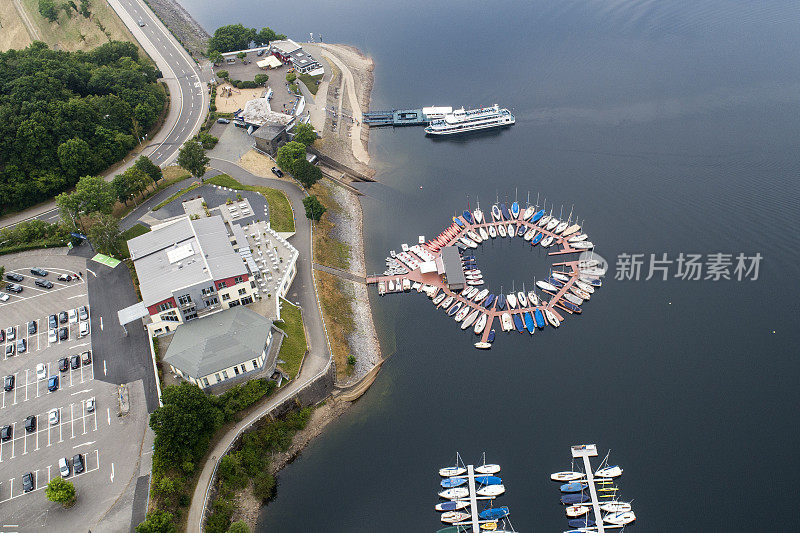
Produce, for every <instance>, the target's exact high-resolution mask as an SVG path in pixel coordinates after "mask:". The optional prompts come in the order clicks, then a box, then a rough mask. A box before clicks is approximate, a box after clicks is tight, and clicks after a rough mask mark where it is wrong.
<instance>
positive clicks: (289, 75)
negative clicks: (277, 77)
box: [286, 72, 297, 83]
mask: <svg viewBox="0 0 800 533" xmlns="http://www.w3.org/2000/svg"><path fill="white" fill-rule="evenodd" d="M296 79H297V74H295V73H294V72H287V73H286V81H287V82H288V83H294V80H296Z"/></svg>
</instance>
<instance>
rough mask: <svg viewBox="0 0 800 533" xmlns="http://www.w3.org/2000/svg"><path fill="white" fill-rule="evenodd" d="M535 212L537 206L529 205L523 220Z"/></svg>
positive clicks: (523, 214)
mask: <svg viewBox="0 0 800 533" xmlns="http://www.w3.org/2000/svg"><path fill="white" fill-rule="evenodd" d="M535 212H536V208H535V207H534V206H532V205H529V206H528V208H527V209H526V210H525V211H524V212H523V213H522V220H528V219H529V218H531V217H532V216H533V214H534V213H535Z"/></svg>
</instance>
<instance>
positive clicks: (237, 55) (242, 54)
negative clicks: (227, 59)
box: [236, 52, 247, 60]
mask: <svg viewBox="0 0 800 533" xmlns="http://www.w3.org/2000/svg"><path fill="white" fill-rule="evenodd" d="M236 57H238V58H239V59H241V60H244V58H245V57H247V54H245V53H244V52H239V53H238V54H236Z"/></svg>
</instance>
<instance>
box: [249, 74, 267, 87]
mask: <svg viewBox="0 0 800 533" xmlns="http://www.w3.org/2000/svg"><path fill="white" fill-rule="evenodd" d="M267 80H269V76H268V75H266V74H256V77H255V79H254V80H253V81H254V82H255V83H256V85H264V84H265V83H267Z"/></svg>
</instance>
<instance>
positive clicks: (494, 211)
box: [492, 204, 503, 220]
mask: <svg viewBox="0 0 800 533" xmlns="http://www.w3.org/2000/svg"><path fill="white" fill-rule="evenodd" d="M492 218H494V219H495V220H502V219H503V215H502V214H500V208H499V207H497V204H494V205H493V206H492Z"/></svg>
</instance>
